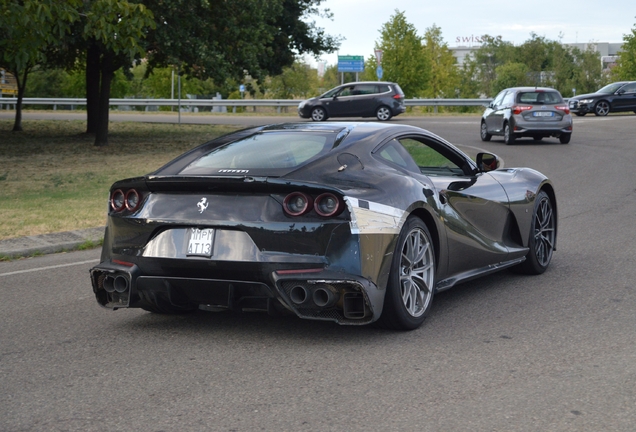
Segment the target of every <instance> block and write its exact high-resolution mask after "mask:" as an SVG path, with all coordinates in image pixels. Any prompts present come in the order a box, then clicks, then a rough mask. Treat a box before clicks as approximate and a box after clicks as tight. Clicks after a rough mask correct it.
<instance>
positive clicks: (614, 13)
mask: <svg viewBox="0 0 636 432" xmlns="http://www.w3.org/2000/svg"><path fill="white" fill-rule="evenodd" d="M321 8H328V9H329V10H331V12H332V13H333V14H334V16H333V20H326V19H321V18H317V19H316V20H315V21H316V24H317V26H318V27H322V28H324V29H325V31H326V32H327V33H328V34H331V35H340V36H342V37H344V38H345V40H343V41H342V42H341V45H340V50H339V52H338V54H340V55H362V56H364V57H365V59H366V58H367V57H368V56H370V55H372V54H373V49H374V47H375V42H376V41H378V40H379V39H380V29H381V28H382V25H383V24H385V23H386V22H388V21H389V19H390V17H391V16H392V15H394V14H395V12H396V10H399V11H400V12H404V15H405V17H406V20H407V21H408V22H409V23H411V24H413V25H414V26H415V29H416V30H417V33H418V35H420V36H423V35H424V33H425V32H426V29H427V28H429V27H431V26H433V24H435V25H437V26H438V27H440V28H441V30H442V36H443V38H444V40H445V41H446V42H447V44H448V46H449V47H454V46H459V45H463V46H470V45H471V43H470V42H461V43H460V42H458V41H462V40H467V41H469V40H470V39H471V38H473V39H474V38H475V37H479V36H481V35H484V34H489V35H491V36H501V37H502V38H503V40H505V41H508V42H512V43H514V44H515V45H520V44H522V43H523V42H525V41H526V40H528V39H530V34H531V33H532V32H534V33H536V34H537V35H538V36H543V37H545V38H546V39H548V40H555V41H558V40H561V42H562V43H577V42H578V43H586V42H610V43H621V42H623V35H624V34H627V33H631V31H632V29H633V28H634V26H635V25H636V0H604V1H603V0H522V1H517V2H510V1H502V0H399V1H395V3H394V2H392V1H387V0H323V3H322V4H321ZM475 45H478V44H476V43H472V46H475ZM338 54H336V53H334V54H330V55H323V56H322V57H321V60H322V61H326V62H327V63H328V64H330V65H334V64H337V62H338V57H337V56H338ZM310 61H311V62H312V63H313V62H314V60H313V59H310Z"/></svg>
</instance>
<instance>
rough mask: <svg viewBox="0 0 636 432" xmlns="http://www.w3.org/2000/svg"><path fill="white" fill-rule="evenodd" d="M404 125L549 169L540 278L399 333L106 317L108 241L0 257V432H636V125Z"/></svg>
mask: <svg viewBox="0 0 636 432" xmlns="http://www.w3.org/2000/svg"><path fill="white" fill-rule="evenodd" d="M25 118H28V117H26V116H25ZM254 119H255V117H250V118H248V120H247V122H248V123H247V124H252V123H250V122H253V121H254ZM257 119H258V121H264V122H268V121H270V120H269V118H264V117H259V118H257ZM279 120H280V119H278V120H275V121H279ZM208 121H209V119H208ZM393 121H396V122H406V123H412V124H417V125H419V126H423V127H425V128H427V129H429V130H431V131H433V132H435V133H437V134H439V135H441V136H443V137H445V138H447V139H449V140H450V141H451V142H454V143H457V144H459V145H460V146H462V148H464V149H467V150H475V149H477V148H483V149H485V150H489V151H492V152H495V153H497V154H498V155H500V156H501V157H503V159H504V160H505V164H506V166H509V167H510V166H530V167H533V168H536V169H538V170H540V171H542V172H544V173H545V174H547V175H548V176H549V177H551V178H552V179H553V181H554V184H555V187H556V191H557V198H558V204H559V222H560V226H559V229H560V230H559V237H558V249H557V251H556V252H555V254H554V259H553V261H552V265H551V266H550V268H549V269H548V271H547V272H546V273H545V274H543V275H541V276H534V277H528V276H519V275H515V274H512V273H509V272H507V271H504V272H501V273H498V274H496V275H493V276H490V277H488V278H486V279H481V280H478V281H474V282H470V283H468V284H464V285H461V286H458V287H456V288H454V289H452V290H449V291H447V292H444V293H441V294H439V295H437V296H436V298H435V300H434V304H433V309H432V313H431V315H430V317H429V318H428V319H427V321H426V322H425V323H424V325H423V326H422V327H421V328H420V329H418V330H415V331H412V332H405V333H397V332H391V331H384V330H379V329H376V328H373V327H341V326H338V325H336V324H331V323H322V322H313V321H306V320H300V319H296V318H293V317H287V318H277V317H269V316H267V315H264V314H233V313H206V312H200V313H197V314H194V315H191V316H176V317H166V316H158V315H153V314H150V313H146V312H143V311H139V310H119V311H116V312H113V311H108V310H105V309H101V308H100V307H99V306H97V304H96V302H95V300H94V298H93V294H92V290H91V286H90V281H89V276H88V269H89V268H90V267H91V266H92V265H94V263H96V262H97V261H98V258H99V251H98V250H92V251H83V252H73V253H66V254H56V255H48V256H43V257H38V258H32V259H27V260H17V261H12V262H2V263H0V298H1V299H2V301H1V302H0V317H1V318H0V431H62V430H64V431H122V430H126V431H127V430H135V431H203V430H214V431H252V430H267V431H274V430H287V431H302V430H306V431H352V430H367V431H368V430H373V431H380V430H381V431H403V430H409V431H411V430H413V431H414V430H421V431H517V430H518V431H633V430H634V425H635V424H636V337H635V336H636V314H635V313H634V312H635V310H636V288H635V287H634V281H635V280H636V265H635V262H634V261H635V258H634V257H635V256H636V246H635V245H636V216H635V215H636V169H635V168H634V167H635V166H636V138H634V130H635V129H634V124H635V122H636V117H635V116H634V115H624V116H610V117H607V118H595V117H590V116H587V117H585V118H582V119H581V118H576V119H575V127H574V135H573V138H572V142H571V143H570V144H568V145H561V144H559V143H558V140H555V139H544V140H543V141H542V142H533V141H527V140H521V141H519V142H518V144H517V145H514V146H506V145H504V144H503V142H502V140H500V139H497V138H493V141H491V142H489V143H484V142H481V141H480V140H479V125H478V118H477V117H425V118H408V117H401V118H400V117H398V118H396V119H394V120H393Z"/></svg>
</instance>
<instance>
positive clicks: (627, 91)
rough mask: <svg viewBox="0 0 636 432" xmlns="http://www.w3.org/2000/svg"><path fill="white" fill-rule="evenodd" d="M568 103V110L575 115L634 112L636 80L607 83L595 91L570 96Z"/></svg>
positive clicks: (635, 106) (635, 108)
mask: <svg viewBox="0 0 636 432" xmlns="http://www.w3.org/2000/svg"><path fill="white" fill-rule="evenodd" d="M569 104H570V111H572V112H573V113H574V114H576V115H577V116H584V115H585V114H587V113H594V114H595V115H597V116H606V115H607V114H609V113H611V112H621V111H633V112H635V113H636V81H620V82H615V83H612V84H608V85H606V86H605V87H603V88H602V89H600V90H599V91H597V92H596V93H590V94H584V95H578V96H574V97H571V98H570V99H569Z"/></svg>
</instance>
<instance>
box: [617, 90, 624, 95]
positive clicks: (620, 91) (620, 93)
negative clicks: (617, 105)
mask: <svg viewBox="0 0 636 432" xmlns="http://www.w3.org/2000/svg"><path fill="white" fill-rule="evenodd" d="M623 93H625V90H623V89H620V90H619V91H617V92H616V94H617V95H619V96H622V95H623Z"/></svg>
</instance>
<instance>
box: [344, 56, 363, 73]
mask: <svg viewBox="0 0 636 432" xmlns="http://www.w3.org/2000/svg"><path fill="white" fill-rule="evenodd" d="M338 72H364V56H338Z"/></svg>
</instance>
